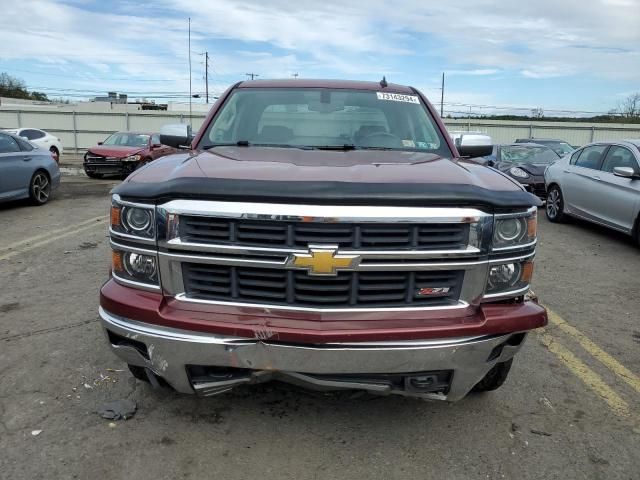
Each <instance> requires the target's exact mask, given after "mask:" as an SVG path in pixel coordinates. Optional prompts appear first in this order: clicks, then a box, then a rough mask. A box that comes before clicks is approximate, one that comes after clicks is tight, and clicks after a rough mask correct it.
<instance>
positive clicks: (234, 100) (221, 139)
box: [200, 88, 451, 156]
mask: <svg viewBox="0 0 640 480" xmlns="http://www.w3.org/2000/svg"><path fill="white" fill-rule="evenodd" d="M238 142H239V144H240V145H245V146H252V145H254V146H255V145H259V146H274V147H275V146H277V147H291V148H310V149H313V148H318V149H329V150H334V149H335V150H342V149H344V150H350V149H385V150H386V149H389V150H410V151H421V152H431V153H435V154H438V155H440V156H451V152H450V150H449V147H448V144H447V143H446V142H445V141H444V138H443V137H442V134H441V133H440V131H439V129H438V128H437V126H436V123H435V121H434V119H433V117H432V116H431V115H430V113H429V111H428V110H427V108H426V107H425V105H424V104H423V103H422V102H421V101H420V98H419V97H418V96H417V95H404V94H395V93H387V92H384V93H383V92H376V91H369V90H346V89H329V88H246V89H242V88H241V89H238V90H236V91H235V92H233V94H232V95H231V97H230V98H229V99H228V100H227V101H226V103H225V104H224V106H223V107H222V109H221V111H220V112H219V113H218V114H217V115H216V117H215V119H214V121H213V122H212V124H211V125H210V126H209V128H208V130H207V131H206V132H205V133H204V136H203V139H202V141H201V144H200V147H201V148H212V147H214V146H216V145H234V144H238Z"/></svg>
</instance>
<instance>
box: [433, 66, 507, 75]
mask: <svg viewBox="0 0 640 480" xmlns="http://www.w3.org/2000/svg"><path fill="white" fill-rule="evenodd" d="M499 72H500V70H498V69H497V68H476V69H474V70H447V72H446V74H447V76H467V75H470V76H481V75H495V74H496V73H499Z"/></svg>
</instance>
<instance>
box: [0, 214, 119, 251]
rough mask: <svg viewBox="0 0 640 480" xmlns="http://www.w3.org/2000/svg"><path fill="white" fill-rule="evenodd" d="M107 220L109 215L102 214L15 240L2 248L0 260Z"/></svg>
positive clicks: (88, 228) (102, 223) (104, 222)
mask: <svg viewBox="0 0 640 480" xmlns="http://www.w3.org/2000/svg"><path fill="white" fill-rule="evenodd" d="M106 221H107V216H104V215H103V216H100V217H95V218H90V219H89V220H85V221H83V222H80V223H76V224H73V225H70V226H68V227H66V228H61V229H58V230H51V231H49V232H47V233H44V234H42V235H36V236H33V237H30V238H27V239H25V240H21V241H19V242H15V243H13V244H11V245H9V246H7V247H6V248H3V249H2V250H0V261H1V260H8V259H10V258H11V257H15V256H16V255H20V254H22V253H26V252H28V251H30V250H33V249H35V248H38V247H42V246H44V245H47V244H49V243H51V242H55V241H56V240H60V239H62V238H65V237H69V236H71V235H75V234H77V233H80V232H84V231H85V230H90V229H92V228H94V227H96V226H105V224H106Z"/></svg>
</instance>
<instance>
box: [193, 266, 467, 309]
mask: <svg viewBox="0 0 640 480" xmlns="http://www.w3.org/2000/svg"><path fill="white" fill-rule="evenodd" d="M463 276H464V271H462V270H457V271H456V270H440V271H372V272H339V273H338V274H337V275H336V276H329V277H318V276H311V275H308V274H307V273H306V272H304V271H296V270H283V269H275V268H256V267H240V266H229V265H210V264H198V263H183V264H182V277H183V281H184V287H185V293H186V295H187V296H188V297H189V298H194V299H199V300H214V301H224V302H240V303H242V302H244V303H260V304H270V305H287V306H300V307H332V308H340V307H344V308H349V307H352V308H367V307H376V308H383V307H415V306H449V305H455V304H457V302H458V299H459V298H460V290H461V287H462V280H463ZM425 288H442V289H444V290H445V291H444V292H443V293H439V294H436V295H433V296H429V295H421V294H420V293H421V289H425ZM447 289H448V290H447ZM422 293H424V290H423V291H422Z"/></svg>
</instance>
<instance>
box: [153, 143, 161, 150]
mask: <svg viewBox="0 0 640 480" xmlns="http://www.w3.org/2000/svg"><path fill="white" fill-rule="evenodd" d="M161 146H162V144H160V143H153V144H152V145H151V150H153V149H154V148H160V147H161Z"/></svg>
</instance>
